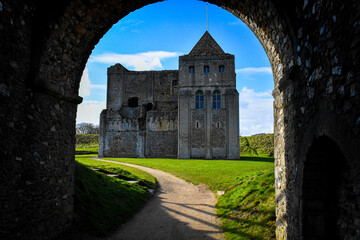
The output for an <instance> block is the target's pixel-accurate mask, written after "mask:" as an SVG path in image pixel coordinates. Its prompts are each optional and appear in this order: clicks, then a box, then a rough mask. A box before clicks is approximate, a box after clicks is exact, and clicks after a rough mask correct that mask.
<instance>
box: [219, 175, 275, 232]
mask: <svg viewBox="0 0 360 240" xmlns="http://www.w3.org/2000/svg"><path fill="white" fill-rule="evenodd" d="M274 182H275V179H274V171H271V172H269V173H266V174H264V175H262V176H259V177H256V178H254V179H253V180H251V181H248V182H245V183H243V184H242V185H240V186H238V187H236V188H234V189H232V190H230V191H229V192H227V193H225V194H224V195H223V196H221V197H220V198H219V200H218V202H217V204H216V207H217V214H218V216H219V217H220V218H221V220H222V228H223V230H224V232H225V237H226V239H275V220H276V218H275V187H274Z"/></svg>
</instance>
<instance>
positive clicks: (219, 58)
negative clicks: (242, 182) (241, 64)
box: [178, 31, 239, 159]
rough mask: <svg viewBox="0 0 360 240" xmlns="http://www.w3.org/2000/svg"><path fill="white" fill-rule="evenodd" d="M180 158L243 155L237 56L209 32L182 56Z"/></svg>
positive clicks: (180, 67)
mask: <svg viewBox="0 0 360 240" xmlns="http://www.w3.org/2000/svg"><path fill="white" fill-rule="evenodd" d="M178 95H179V101H178V105H179V107H178V108H179V111H178V114H179V117H178V119H179V122H178V124H179V127H178V131H179V132H178V133H179V138H178V158H206V159H212V158H224V159H237V158H239V100H238V99H239V94H238V92H237V90H236V78H235V57H234V55H231V54H228V53H225V52H224V51H223V50H222V49H221V47H220V46H219V45H218V44H217V42H216V41H215V40H214V39H213V38H212V36H211V35H210V34H209V32H208V31H206V32H205V33H204V35H203V36H202V37H201V39H200V40H199V41H198V43H197V44H196V45H195V46H194V48H193V49H192V50H191V51H190V53H189V54H187V55H184V56H180V58H179V89H178Z"/></svg>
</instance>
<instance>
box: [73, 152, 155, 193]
mask: <svg viewBox="0 0 360 240" xmlns="http://www.w3.org/2000/svg"><path fill="white" fill-rule="evenodd" d="M89 156H93V155H77V156H76V161H78V162H80V163H82V164H84V165H87V166H89V167H92V168H98V169H102V170H105V171H107V172H110V173H114V174H118V175H121V176H125V177H129V178H132V179H135V180H138V181H141V182H143V183H144V184H145V185H146V186H147V187H150V188H153V189H155V188H156V179H155V177H154V176H152V175H151V174H149V173H147V172H144V171H141V170H139V169H137V168H133V167H129V166H125V165H120V164H116V163H108V162H98V161H96V160H93V159H90V158H89Z"/></svg>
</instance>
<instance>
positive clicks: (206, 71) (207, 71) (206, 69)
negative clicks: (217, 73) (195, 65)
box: [204, 66, 210, 74]
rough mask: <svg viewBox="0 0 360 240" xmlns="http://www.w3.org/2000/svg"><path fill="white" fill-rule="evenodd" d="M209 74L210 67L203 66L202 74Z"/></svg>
mask: <svg viewBox="0 0 360 240" xmlns="http://www.w3.org/2000/svg"><path fill="white" fill-rule="evenodd" d="M209 72H210V67H209V66H204V73H205V74H208V73H209Z"/></svg>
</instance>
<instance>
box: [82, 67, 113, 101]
mask: <svg viewBox="0 0 360 240" xmlns="http://www.w3.org/2000/svg"><path fill="white" fill-rule="evenodd" d="M91 89H102V90H106V85H100V84H92V83H91V81H90V78H89V73H88V70H87V68H85V69H84V71H83V74H82V76H81V80H80V88H79V95H80V96H82V97H86V96H89V95H90V94H91V92H90V90H91Z"/></svg>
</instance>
